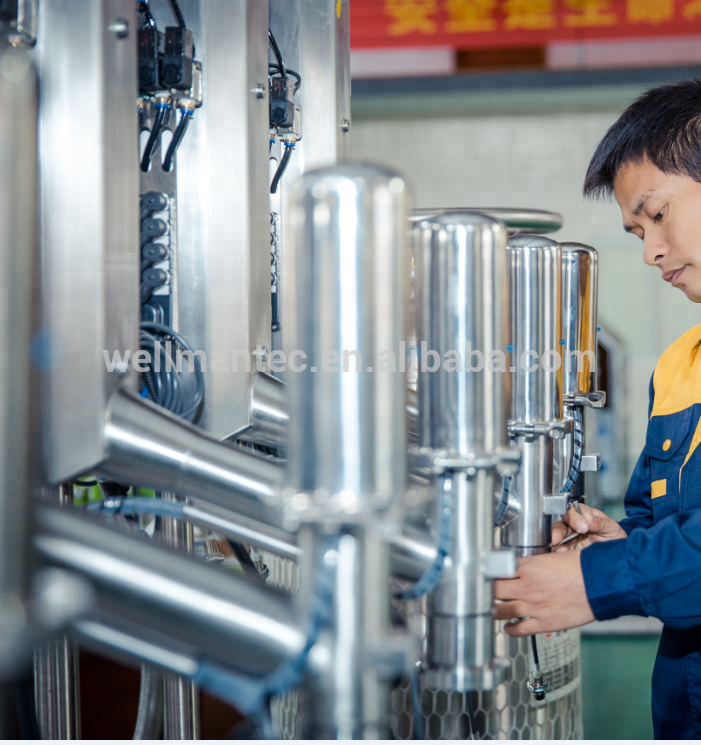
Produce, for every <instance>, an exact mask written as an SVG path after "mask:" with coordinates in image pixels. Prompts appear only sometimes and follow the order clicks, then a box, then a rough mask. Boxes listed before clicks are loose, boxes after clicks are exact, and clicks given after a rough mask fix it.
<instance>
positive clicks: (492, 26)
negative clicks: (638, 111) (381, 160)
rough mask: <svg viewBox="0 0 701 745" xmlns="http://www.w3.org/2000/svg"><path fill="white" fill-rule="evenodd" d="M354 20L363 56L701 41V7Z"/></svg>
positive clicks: (363, 9) (427, 4)
mask: <svg viewBox="0 0 701 745" xmlns="http://www.w3.org/2000/svg"><path fill="white" fill-rule="evenodd" d="M350 14H351V46H352V47H353V48H356V49H362V48H372V47H413V46H450V47H455V48H470V47H503V46H512V45H518V46H528V45H541V44H546V43H548V42H551V41H566V40H570V41H573V40H583V39H596V38H620V37H631V36H669V35H683V34H701V0H350Z"/></svg>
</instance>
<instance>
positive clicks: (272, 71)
mask: <svg viewBox="0 0 701 745" xmlns="http://www.w3.org/2000/svg"><path fill="white" fill-rule="evenodd" d="M285 72H286V73H287V74H288V75H292V77H293V78H295V80H296V81H297V82H296V83H295V93H296V92H297V91H298V90H299V87H300V86H301V85H302V76H301V75H300V74H299V73H298V72H295V71H294V70H290V69H289V67H288V68H286V69H285ZM279 74H280V65H275V64H272V63H269V64H268V75H279Z"/></svg>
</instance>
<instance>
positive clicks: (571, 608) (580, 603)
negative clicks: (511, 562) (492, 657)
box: [495, 551, 594, 636]
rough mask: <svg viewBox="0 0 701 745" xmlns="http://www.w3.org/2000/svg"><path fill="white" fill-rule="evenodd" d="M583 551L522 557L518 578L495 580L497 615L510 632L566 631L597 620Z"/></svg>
mask: <svg viewBox="0 0 701 745" xmlns="http://www.w3.org/2000/svg"><path fill="white" fill-rule="evenodd" d="M580 557H581V553H580V552H579V551H572V552H566V553H563V554H541V555H540V556H531V557H529V558H527V559H521V560H520V561H519V564H518V576H517V577H516V578H515V579H500V580H497V582H495V589H496V597H497V599H499V600H505V601H506V602H504V603H497V605H496V617H497V618H498V619H500V620H502V621H504V620H510V619H513V618H525V619H526V620H525V621H519V622H518V623H511V624H507V625H506V627H505V631H506V633H507V634H508V635H509V636H528V635H530V634H540V633H542V632H547V631H562V630H563V629H571V628H574V627H575V626H582V625H583V624H585V623H589V622H590V621H593V620H594V614H593V613H592V610H591V608H590V607H589V601H588V600H587V593H586V590H585V588H584V577H583V576H582V567H581V565H580Z"/></svg>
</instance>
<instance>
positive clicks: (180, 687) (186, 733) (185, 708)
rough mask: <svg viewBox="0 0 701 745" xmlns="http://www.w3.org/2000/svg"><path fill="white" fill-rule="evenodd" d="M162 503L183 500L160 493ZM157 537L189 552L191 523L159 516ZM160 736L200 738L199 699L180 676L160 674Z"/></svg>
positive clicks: (188, 738)
mask: <svg viewBox="0 0 701 745" xmlns="http://www.w3.org/2000/svg"><path fill="white" fill-rule="evenodd" d="M161 498H162V499H163V500H164V501H166V502H181V501H185V500H183V499H182V497H178V496H177V495H176V494H171V493H169V492H162V493H161ZM160 538H161V540H162V541H163V542H164V543H165V544H166V545H168V546H171V547H172V548H174V549H176V550H179V551H182V552H183V553H186V554H191V553H192V552H193V549H194V540H193V532H192V524H191V523H186V522H185V521H184V520H176V519H175V518H173V517H163V518H161V534H160ZM163 739H164V740H199V739H200V699H199V691H198V689H197V687H196V686H195V684H194V683H193V682H192V681H191V680H189V679H188V678H186V677H184V676H182V675H164V676H163Z"/></svg>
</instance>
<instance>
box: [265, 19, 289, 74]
mask: <svg viewBox="0 0 701 745" xmlns="http://www.w3.org/2000/svg"><path fill="white" fill-rule="evenodd" d="M268 41H269V42H270V46H271V47H272V48H273V54H274V55H275V59H276V60H277V63H278V65H279V66H280V75H282V77H283V78H286V77H287V70H286V69H285V63H284V62H283V61H282V54H280V47H279V46H278V45H277V42H276V41H275V37H274V36H273V32H272V31H271V30H270V29H268Z"/></svg>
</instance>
